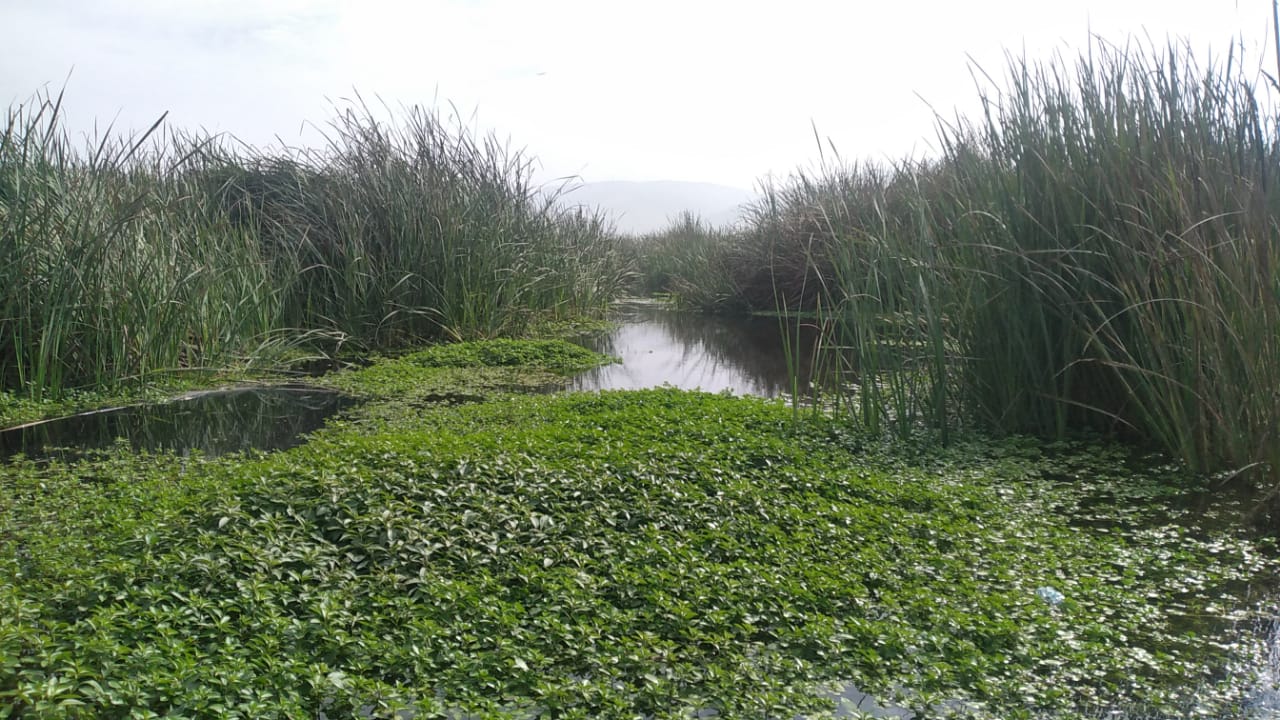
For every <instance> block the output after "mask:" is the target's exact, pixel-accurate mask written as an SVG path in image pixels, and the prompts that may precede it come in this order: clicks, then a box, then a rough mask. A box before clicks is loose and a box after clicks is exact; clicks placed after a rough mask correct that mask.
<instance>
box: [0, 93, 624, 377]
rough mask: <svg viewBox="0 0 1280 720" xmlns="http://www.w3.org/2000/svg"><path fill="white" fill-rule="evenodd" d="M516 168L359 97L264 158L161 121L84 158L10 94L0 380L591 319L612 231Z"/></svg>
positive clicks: (40, 109) (407, 113)
mask: <svg viewBox="0 0 1280 720" xmlns="http://www.w3.org/2000/svg"><path fill="white" fill-rule="evenodd" d="M530 163H531V160H530V159H529V158H528V157H527V156H525V155H524V154H523V153H521V152H518V151H512V150H511V149H510V148H508V147H507V146H506V145H504V144H501V143H499V142H497V140H496V139H494V138H493V137H477V136H475V135H474V134H473V133H471V132H469V131H468V130H466V129H465V128H461V127H460V128H457V129H451V128H449V127H447V126H446V124H445V123H444V122H443V121H442V120H441V119H440V117H439V116H438V115H437V114H436V113H434V112H432V111H428V110H423V109H419V108H411V109H407V110H404V111H403V112H401V113H400V114H399V115H398V116H394V114H393V118H392V119H391V120H382V119H379V118H378V116H377V114H376V113H375V112H373V111H371V110H370V109H369V108H367V107H365V106H364V105H363V104H356V105H354V106H352V107H350V108H348V109H346V110H344V111H342V112H341V113H340V114H339V115H338V116H337V118H336V119H335V120H334V121H333V122H332V123H331V125H330V126H329V131H328V145H327V146H326V147H324V148H320V149H310V150H308V149H302V150H279V151H275V150H273V151H271V152H263V151H259V150H256V149H253V148H246V147H242V146H235V145H232V144H231V143H228V142H225V141H222V140H221V139H216V138H203V137H195V136H188V135H183V134H181V133H168V134H165V133H164V132H162V130H161V123H159V122H157V124H156V126H155V127H153V128H152V129H151V131H149V132H148V133H145V134H142V135H140V136H137V137H130V138H122V137H119V136H117V135H115V134H113V133H112V132H111V131H110V130H108V131H106V132H105V133H103V134H102V136H101V137H99V138H97V139H94V140H91V141H89V142H88V144H87V145H86V146H85V147H83V148H82V147H79V146H78V145H77V144H76V143H74V142H73V141H72V140H71V139H70V138H69V137H68V136H67V134H66V131H65V129H64V127H63V124H62V120H61V105H60V98H56V99H53V98H47V97H37V98H35V99H34V100H33V101H32V102H31V103H30V104H28V105H18V106H16V107H14V108H11V109H10V111H9V115H8V118H7V124H6V126H5V128H4V131H3V135H0V238H2V242H0V388H3V389H12V390H15V391H17V392H20V393H24V394H29V395H31V396H33V397H37V398H38V397H40V396H41V395H43V394H44V393H46V392H51V393H53V394H55V395H56V394H59V393H62V392H64V391H65V390H67V389H70V388H75V387H100V386H104V385H110V384H114V383H119V382H121V381H122V380H126V379H136V378H140V377H145V376H148V375H150V374H153V373H155V372H159V371H173V370H177V369H187V368H198V367H206V366H225V365H227V364H229V363H232V362H236V361H239V360H242V359H245V358H261V357H262V356H263V355H264V352H263V351H264V349H265V348H270V347H274V346H278V345H280V344H282V343H298V342H306V343H317V344H319V346H320V347H322V348H325V349H327V350H329V351H334V350H336V349H337V346H341V345H345V346H346V347H347V348H350V347H358V348H361V349H363V350H365V351H369V350H381V349H393V348H399V347H405V346H409V345H414V344H421V343H423V342H428V341H436V340H440V339H463V338H476V337H492V336H497V335H505V334H517V333H519V332H520V331H521V330H522V329H523V328H524V327H526V326H527V325H528V323H529V322H530V321H533V320H539V321H546V320H547V319H553V320H554V319H565V318H570V317H574V316H578V315H583V314H599V313H600V312H602V311H603V309H604V307H605V305H606V304H607V303H608V301H609V300H610V299H611V298H613V297H614V296H615V295H616V294H618V293H619V292H620V291H621V289H622V288H623V286H624V284H625V282H626V281H627V278H628V272H629V269H628V265H627V263H626V261H625V258H624V257H623V255H622V252H621V249H620V247H619V244H618V241H617V240H616V239H615V238H614V236H613V234H612V230H611V229H610V228H609V227H608V226H607V224H606V223H604V222H603V221H602V219H601V218H600V217H599V216H598V215H595V214H592V213H590V212H587V211H584V210H582V209H580V208H577V209H565V208H562V207H561V205H560V203H558V202H557V195H558V191H557V190H555V189H549V190H544V189H543V188H539V187H535V186H534V185H533V184H532V182H531V174H530Z"/></svg>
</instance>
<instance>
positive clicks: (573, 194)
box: [562, 180, 755, 235]
mask: <svg viewBox="0 0 1280 720" xmlns="http://www.w3.org/2000/svg"><path fill="white" fill-rule="evenodd" d="M754 198H755V193H753V192H751V191H749V190H743V189H742V188H736V187H729V186H728V185H715V184H713V183H699V182H678V181H675V180H658V181H652V182H633V181H624V180H617V181H608V182H589V183H584V184H583V185H581V186H579V187H576V188H574V189H573V190H571V191H569V192H568V193H566V194H565V196H564V197H563V198H562V201H563V202H565V203H568V204H571V205H588V206H594V207H598V208H600V209H601V210H603V211H605V212H606V213H607V214H609V215H610V216H611V217H612V218H613V219H614V221H615V222H616V223H617V227H618V229H619V230H621V231H622V232H625V233H632V234H636V235H641V234H644V233H649V232H654V231H657V230H661V229H663V228H665V227H666V226H667V225H668V224H669V222H670V220H671V218H674V217H676V216H678V215H679V214H680V213H682V212H684V211H685V210H688V211H690V212H693V213H695V214H697V215H700V216H701V217H702V219H703V220H705V221H707V222H708V223H710V224H712V225H727V224H729V223H732V222H735V221H737V219H738V217H739V212H740V207H741V205H742V204H743V203H746V202H749V201H751V200H753V199H754Z"/></svg>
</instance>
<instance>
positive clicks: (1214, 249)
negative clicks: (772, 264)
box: [753, 41, 1280, 487]
mask: <svg viewBox="0 0 1280 720" xmlns="http://www.w3.org/2000/svg"><path fill="white" fill-rule="evenodd" d="M1241 66H1242V63H1241V62H1240V59H1239V58H1238V57H1236V56H1235V55H1229V56H1228V57H1227V58H1226V59H1225V62H1224V61H1214V62H1210V63H1209V64H1207V65H1205V66H1203V67H1202V66H1199V65H1197V64H1196V62H1195V59H1194V57H1193V56H1192V54H1191V53H1190V51H1189V50H1188V49H1187V48H1185V47H1183V46H1178V45H1171V46H1169V47H1167V48H1163V49H1161V48H1157V47H1154V46H1129V47H1117V46H1111V45H1107V44H1105V43H1102V42H1101V41H1098V42H1097V43H1095V45H1094V46H1093V47H1092V48H1091V49H1090V52H1089V53H1088V54H1086V55H1084V56H1082V57H1081V58H1079V59H1078V60H1076V61H1075V62H1074V63H1068V62H1067V61H1064V60H1061V59H1057V60H1053V61H1049V62H1044V63H1033V62H1030V61H1026V60H1016V59H1014V60H1011V61H1010V67H1009V73H1008V81H1007V85H1006V86H1005V87H1004V88H1003V89H1001V90H994V89H988V88H986V87H984V88H983V89H982V90H981V92H982V100H983V105H984V107H985V109H986V112H985V114H984V116H983V118H981V119H980V120H979V121H977V122H970V121H966V120H964V119H960V120H956V121H954V122H944V123H941V124H940V137H941V141H942V150H943V152H942V155H941V157H940V158H938V159H935V160H930V161H923V162H902V163H899V164H897V165H893V166H889V167H885V168H880V167H872V166H865V165H863V166H847V165H843V164H841V163H839V162H837V160H838V159H832V160H831V161H830V162H829V163H827V164H824V165H823V167H822V168H821V169H820V170H819V171H818V172H817V173H814V174H810V175H806V174H800V175H797V176H796V177H795V178H794V179H793V180H792V181H791V183H790V184H789V185H786V186H783V187H781V188H774V189H772V190H771V191H769V192H767V194H766V197H765V200H764V201H763V202H762V203H761V204H760V205H759V206H758V207H757V212H756V214H755V216H754V220H753V223H754V231H755V232H757V233H763V234H765V235H768V236H770V237H772V238H773V239H772V241H771V242H773V243H774V244H775V245H778V246H788V247H791V248H792V250H791V251H790V254H791V255H792V256H794V257H809V258H810V265H809V268H810V270H811V272H812V274H811V275H809V276H807V277H806V276H803V275H801V274H800V273H798V272H795V271H794V270H790V269H785V268H784V271H783V272H775V273H774V274H773V276H774V278H775V282H779V284H780V291H779V296H780V297H781V296H784V294H785V296H786V297H788V298H790V300H789V301H790V302H791V303H795V304H799V305H801V306H806V307H812V308H816V309H819V310H820V311H821V314H822V315H823V317H824V318H825V320H826V322H824V323H823V325H824V327H827V328H829V333H830V335H829V337H830V340H829V341H828V346H829V347H832V348H841V350H842V352H844V351H846V350H847V349H848V348H853V349H854V350H855V352H854V356H855V361H854V363H853V365H854V367H853V368H851V369H852V370H854V371H855V372H857V374H858V378H859V384H858V387H857V392H856V398H855V399H856V400H857V402H855V403H854V404H853V405H852V406H851V407H855V408H858V409H859V416H860V417H861V419H862V420H863V421H864V422H866V423H870V424H875V423H880V424H882V425H883V424H886V423H887V424H888V425H889V426H891V427H894V428H896V429H897V431H899V432H900V433H909V432H914V431H915V429H916V428H917V427H918V426H919V425H920V424H922V423H923V424H926V425H931V426H933V427H936V428H940V429H945V428H947V427H948V426H950V425H953V424H954V423H956V422H957V421H969V420H977V421H978V422H980V423H981V424H982V425H984V426H986V427H988V428H993V429H995V430H997V431H1003V432H1033V433H1037V434H1041V435H1048V436H1062V435H1065V434H1069V433H1072V432H1075V431H1079V430H1081V429H1095V430H1096V429H1101V430H1105V431H1111V432H1115V433H1118V434H1121V435H1125V436H1128V437H1132V438H1136V439H1139V440H1143V441H1147V442H1151V443H1154V444H1156V445H1158V446H1160V447H1162V448H1164V449H1165V450H1166V451H1168V452H1170V453H1172V454H1173V455H1175V456H1176V457H1179V458H1181V459H1182V460H1183V461H1184V462H1185V463H1186V464H1187V465H1188V466H1189V467H1191V468H1194V469H1196V470H1199V471H1230V472H1237V471H1238V472H1248V473H1251V474H1254V475H1255V476H1258V477H1263V476H1265V477H1268V478H1270V480H1271V482H1272V483H1273V484H1275V485H1276V486H1277V487H1280V450H1278V448H1280V396H1277V395H1276V393H1275V388H1276V387H1280V331H1278V328H1280V303H1277V302H1276V300H1277V297H1278V296H1277V292H1278V290H1277V288H1280V270H1278V268H1280V228H1278V226H1277V220H1276V218H1277V217H1280V189H1278V188H1277V171H1276V168H1277V167H1280V134H1278V130H1277V118H1276V116H1275V115H1274V112H1273V110H1270V109H1268V108H1271V107H1273V106H1271V105H1268V104H1267V103H1266V98H1265V97H1264V92H1265V91H1264V90H1263V89H1262V88H1259V87H1257V86H1255V85H1254V84H1252V83H1251V81H1250V80H1249V79H1248V78H1247V76H1246V74H1245V73H1244V72H1243V71H1242V69H1241ZM779 256H780V254H779V253H775V255H774V257H779ZM785 278H791V279H790V280H786V279H785ZM815 284H816V285H818V286H819V287H820V288H821V291H820V292H819V293H818V294H817V295H816V296H814V297H812V298H809V297H807V296H806V295H804V294H803V293H802V290H803V288H805V287H812V286H814V285H815Z"/></svg>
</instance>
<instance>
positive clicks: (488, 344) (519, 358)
mask: <svg viewBox="0 0 1280 720" xmlns="http://www.w3.org/2000/svg"><path fill="white" fill-rule="evenodd" d="M399 359H400V360H402V361H404V362H407V363H412V364H414V365H420V366H422V367H515V366H537V367H540V368H544V369H548V370H554V371H557V372H561V373H566V374H568V373H574V372H580V371H582V370H589V369H591V368H593V367H598V366H599V365H600V364H602V363H604V362H608V360H609V359H608V358H606V357H604V356H603V355H600V354H599V353H594V352H591V351H590V350H588V349H586V348H584V347H582V346H580V345H574V344H573V343H571V342H566V341H564V340H512V339H505V338H499V339H495V340H483V341H475V342H461V343H450V344H448V345H436V346H434V347H430V348H427V349H425V350H419V351H416V352H412V353H409V354H407V355H404V356H402V357H401V358H399Z"/></svg>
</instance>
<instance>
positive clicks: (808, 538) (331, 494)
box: [0, 361, 1273, 718]
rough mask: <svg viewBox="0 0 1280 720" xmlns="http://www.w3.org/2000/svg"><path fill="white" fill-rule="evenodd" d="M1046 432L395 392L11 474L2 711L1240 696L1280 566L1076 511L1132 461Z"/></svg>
mask: <svg viewBox="0 0 1280 720" xmlns="http://www.w3.org/2000/svg"><path fill="white" fill-rule="evenodd" d="M388 362H389V363H400V362H401V361H388ZM409 366H411V363H401V367H409ZM374 367H377V365H375V366H374ZM371 369H372V368H370V369H369V370H371ZM419 369H420V371H422V372H435V373H450V372H457V371H458V370H457V369H455V368H419ZM503 369H504V368H495V369H494V370H503ZM361 372H366V371H357V373H353V374H359V373H361ZM458 389H459V390H461V389H464V388H458ZM389 408H398V409H392V410H389ZM1035 447H1036V446H1035V445H1034V444H1031V443H1022V442H1004V443H999V444H993V443H978V442H970V443H957V444H955V445H953V446H952V448H951V449H950V450H949V451H947V452H945V453H934V452H930V453H919V452H917V451H915V450H914V449H912V448H910V447H905V446H903V447H896V448H895V447H880V446H878V445H875V444H873V443H871V442H870V441H869V439H868V437H866V436H862V435H857V434H850V432H849V431H848V430H847V428H846V427H845V426H844V425H843V424H842V423H841V422H839V421H836V420H833V419H828V418H823V417H820V416H819V417H813V418H811V419H807V420H802V421H800V422H796V421H795V420H794V418H793V416H792V415H791V413H790V412H789V411H787V410H786V409H785V408H783V407H782V406H780V405H777V404H772V403H767V402H764V401H757V400H753V399H743V398H732V397H725V396H715V395H706V394H696V393H682V392H678V391H672V390H660V391H646V392H637V393H601V394H575V395H561V396H551V397H545V396H539V397H508V398H506V399H502V400H497V401H492V402H483V403H471V404H463V405H458V406H452V407H450V406H445V405H443V404H434V405H433V404H426V405H419V406H412V407H411V406H408V405H403V406H397V405H395V404H386V403H370V404H368V405H366V406H364V407H363V408H362V409H361V410H359V411H357V414H356V415H355V416H353V417H351V418H350V419H349V420H347V421H346V422H344V423H340V424H338V425H336V426H334V427H332V428H330V429H328V430H325V431H322V432H320V433H318V434H317V435H316V437H315V438H313V440H312V442H311V443H309V444H308V445H305V446H302V447H299V448H295V449H293V450H290V451H287V452H283V453H279V454H276V455H272V456H267V457H256V458H239V459H236V458H220V459H217V460H203V459H200V458H192V459H185V458H176V457H136V456H133V455H130V454H128V453H127V452H126V451H125V450H124V449H121V450H120V451H119V452H116V453H113V454H109V455H107V456H105V457H102V458H98V459H88V460H82V461H78V462H76V463H75V464H70V465H68V464H63V463H57V462H55V463H50V464H48V465H36V464H32V463H23V464H18V465H12V464H11V465H6V466H3V467H2V468H0V487H2V489H3V492H0V498H3V501H0V528H3V532H2V533H0V568H2V570H0V605H3V606H4V607H5V608H7V609H8V611H7V612H5V613H3V614H0V658H2V659H3V660H2V662H3V663H4V666H3V668H4V669H3V671H0V705H4V706H5V707H7V708H10V712H11V713H15V714H17V715H18V716H22V717H47V716H59V717H102V718H110V717H129V716H131V715H135V714H139V713H142V714H146V713H154V714H157V715H170V716H175V717H181V716H185V717H196V716H208V715H215V714H216V715H227V716H246V717H261V716H307V717H314V716H318V715H319V714H320V713H324V714H325V715H327V716H330V717H335V716H350V715H355V714H357V713H368V714H370V715H372V716H375V717H390V716H392V715H393V714H394V713H395V712H396V711H398V710H400V709H405V708H414V709H416V710H417V711H418V713H419V715H420V716H423V717H448V716H457V715H458V714H468V715H472V716H483V717H527V716H529V715H531V714H536V713H540V712H541V713H549V714H551V715H554V716H557V717H582V718H587V717H591V718H596V717H600V718H612V717H617V718H623V717H628V718H629V717H634V716H636V715H637V714H643V715H649V716H653V717H673V718H674V717H687V716H688V714H689V713H690V712H691V711H692V710H694V709H698V708H714V709H716V710H718V711H719V713H720V716H721V717H726V718H758V717H763V716H780V717H790V716H794V715H795V714H796V713H798V712H815V711H817V710H819V709H821V708H822V707H823V706H824V705H828V704H829V701H827V700H825V699H824V698H823V697H822V696H821V695H820V694H818V693H817V692H816V690H815V686H816V684H818V683H825V682H828V681H834V680H841V681H852V682H854V683H856V684H857V685H858V686H860V687H862V688H864V689H867V690H871V691H873V692H876V693H877V694H878V695H879V696H880V697H881V698H886V697H887V696H889V695H891V694H892V689H893V688H907V689H909V690H910V691H911V692H912V693H915V694H914V695H913V696H912V697H911V698H907V699H905V700H903V702H910V703H913V704H916V705H920V706H925V705H928V704H929V703H930V702H932V700H930V698H932V699H934V700H940V699H948V698H955V699H963V700H965V701H967V702H969V703H970V709H971V714H972V715H974V716H976V717H1001V718H1004V717H1024V716H1029V713H1030V712H1032V711H1034V712H1035V713H1036V715H1037V716H1046V715H1051V714H1060V713H1066V714H1070V713H1071V712H1074V710H1073V709H1076V710H1079V709H1081V708H1086V707H1090V706H1094V705H1112V704H1122V705H1123V704H1128V703H1135V702H1141V703H1147V704H1151V705H1152V706H1153V707H1155V708H1157V709H1162V710H1164V711H1166V712H1180V711H1182V710H1183V709H1185V707H1186V705H1185V703H1188V702H1192V701H1193V700H1194V701H1196V702H1200V703H1203V704H1204V705H1205V707H1206V708H1207V709H1206V712H1215V711H1216V712H1219V713H1220V714H1223V715H1225V714H1226V713H1229V712H1230V708H1231V707H1232V705H1231V703H1232V702H1233V701H1234V700H1233V698H1234V697H1235V693H1236V692H1237V690H1238V688H1237V687H1235V686H1234V685H1233V684H1232V683H1231V682H1223V681H1221V679H1220V677H1219V676H1218V675H1217V674H1216V672H1217V671H1218V670H1219V669H1220V668H1221V667H1223V665H1224V664H1225V663H1227V662H1228V661H1230V660H1231V659H1232V658H1233V657H1234V653H1236V652H1238V651H1239V650H1240V649H1241V648H1242V646H1241V645H1233V644H1232V643H1230V642H1227V641H1226V638H1227V637H1228V636H1227V635H1226V634H1225V633H1228V632H1229V630H1228V629H1227V625H1228V624H1229V623H1228V622H1227V620H1226V617H1224V616H1223V613H1225V612H1226V611H1228V610H1230V609H1232V608H1236V607H1239V606H1240V602H1239V599H1238V597H1237V596H1235V595H1233V594H1232V593H1233V592H1235V588H1237V587H1238V584H1239V583H1241V582H1244V581H1248V580H1249V579H1251V578H1254V577H1256V576H1258V574H1259V573H1262V572H1264V571H1265V570H1267V569H1269V568H1273V564H1272V563H1270V562H1269V561H1266V560H1265V559H1263V555H1261V554H1260V549H1261V548H1259V547H1258V546H1257V545H1255V544H1254V543H1252V542H1249V541H1246V540H1242V539H1240V538H1237V537H1234V536H1232V535H1230V534H1227V533H1212V532H1209V531H1205V532H1204V533H1195V534H1193V533H1189V532H1186V531H1184V530H1182V529H1181V528H1179V527H1178V526H1177V525H1176V524H1172V523H1169V522H1167V521H1163V520H1160V519H1156V520H1155V521H1153V520H1152V519H1151V518H1138V517H1135V516H1134V515H1133V514H1132V513H1130V512H1127V509H1126V508H1125V507H1124V506H1116V505H1114V504H1112V505H1108V504H1105V503H1103V504H1098V505H1097V506H1096V507H1090V509H1089V510H1088V518H1089V520H1090V522H1089V523H1088V524H1083V523H1076V522H1075V520H1074V518H1073V516H1072V515H1071V514H1070V513H1071V512H1072V511H1073V510H1072V509H1073V508H1076V507H1078V505H1079V504H1080V503H1081V502H1083V500H1082V498H1083V497H1084V496H1083V495H1082V494H1081V493H1082V492H1083V491H1082V488H1083V487H1085V486H1086V485H1088V486H1090V487H1093V488H1096V489H1098V490H1099V491H1105V490H1106V488H1107V487H1109V486H1110V485H1111V484H1117V485H1120V484H1125V485H1127V484H1128V481H1129V480H1130V478H1131V475H1132V474H1133V471H1131V470H1130V469H1128V468H1124V467H1123V466H1121V464H1120V462H1119V460H1118V459H1117V456H1116V455H1115V454H1114V453H1103V452H1099V451H1098V450H1097V448H1095V447H1083V448H1070V447H1063V448H1059V449H1058V450H1057V451H1056V454H1055V455H1054V456H1053V457H1044V456H1041V455H1040V454H1039V451H1037V450H1036V449H1035ZM1048 473H1053V476H1052V477H1051V476H1048V475H1047V474H1048ZM1070 473H1077V474H1080V475H1081V476H1082V477H1083V478H1085V479H1086V480H1087V482H1084V483H1080V484H1063V483H1062V482H1061V481H1060V479H1059V477H1060V476H1061V475H1063V474H1070ZM1103 521H1105V522H1103ZM1041 585H1053V586H1055V587H1057V588H1058V589H1060V590H1061V591H1062V592H1064V593H1065V594H1066V596H1067V598H1068V599H1067V601H1066V602H1065V603H1064V604H1063V605H1062V606H1061V607H1059V608H1057V609H1054V608H1052V607H1050V606H1048V605H1047V604H1046V603H1044V602H1043V601H1041V600H1039V599H1038V598H1037V597H1036V595H1035V590H1036V588H1037V587H1039V586H1041ZM1187 617H1192V618H1197V617H1198V618H1213V617H1216V618H1219V619H1218V620H1212V621H1211V620H1204V621H1201V622H1199V623H1198V624H1196V625H1194V626H1188V625H1187V624H1186V623H1185V621H1184V618H1187ZM1192 628H1193V629H1194V632H1195V633H1196V634H1195V635H1193V634H1191V633H1192ZM1246 644H1247V643H1246ZM1197 684H1199V687H1197ZM1214 708H1217V710H1214Z"/></svg>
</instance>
